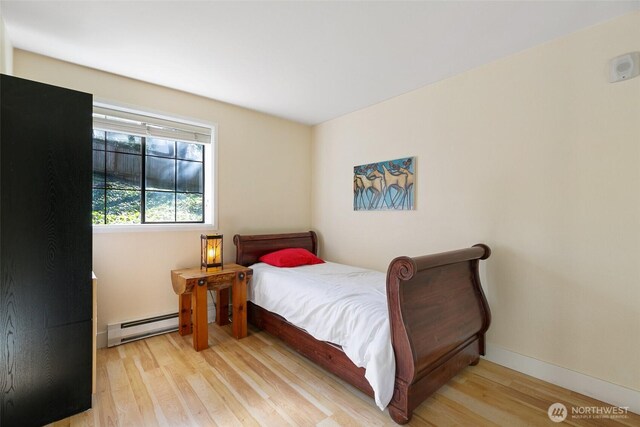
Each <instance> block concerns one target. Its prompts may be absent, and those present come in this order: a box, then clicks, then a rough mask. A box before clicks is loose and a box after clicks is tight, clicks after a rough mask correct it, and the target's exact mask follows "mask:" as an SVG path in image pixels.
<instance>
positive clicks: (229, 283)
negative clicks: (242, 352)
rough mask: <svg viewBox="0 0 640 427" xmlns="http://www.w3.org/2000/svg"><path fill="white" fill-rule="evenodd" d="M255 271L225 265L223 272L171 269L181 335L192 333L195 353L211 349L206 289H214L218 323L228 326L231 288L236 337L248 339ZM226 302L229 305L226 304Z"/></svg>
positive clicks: (234, 334) (233, 324) (233, 328)
mask: <svg viewBox="0 0 640 427" xmlns="http://www.w3.org/2000/svg"><path fill="white" fill-rule="evenodd" d="M252 275H253V270H251V269H250V268H247V267H243V266H241V265H237V264H225V265H224V267H223V269H222V270H218V271H202V270H200V268H199V267H194V268H185V269H180V270H171V284H172V285H173V290H174V291H175V293H176V294H178V296H179V298H178V313H179V315H178V316H179V320H178V321H179V325H180V326H179V333H180V335H189V334H190V333H191V332H193V348H195V349H196V351H200V350H204V349H205V348H208V347H209V340H208V325H207V323H208V319H207V289H211V290H215V291H216V293H217V295H216V296H217V301H216V321H217V323H218V324H219V325H226V324H228V323H229V320H228V319H229V309H228V301H229V288H231V299H232V301H233V322H232V330H233V336H234V337H236V338H237V339H240V338H244V337H246V336H247V281H248V280H249V278H250V277H251V276H252ZM223 302H226V303H227V304H224V303H223Z"/></svg>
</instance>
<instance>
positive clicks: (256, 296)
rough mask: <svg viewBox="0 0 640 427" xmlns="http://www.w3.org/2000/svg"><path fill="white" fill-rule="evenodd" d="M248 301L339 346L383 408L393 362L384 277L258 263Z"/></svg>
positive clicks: (335, 267)
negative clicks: (363, 377)
mask: <svg viewBox="0 0 640 427" xmlns="http://www.w3.org/2000/svg"><path fill="white" fill-rule="evenodd" d="M251 268H253V279H252V281H251V284H250V286H249V289H248V299H249V300H250V301H252V302H254V303H255V304H257V305H259V306H260V307H262V308H265V309H267V310H269V311H271V312H273V313H277V314H279V315H280V316H282V317H284V318H285V319H287V321H289V322H290V323H293V324H294V325H296V326H298V327H300V328H302V329H304V330H306V331H307V332H308V333H309V334H311V335H312V336H313V337H314V338H316V339H318V340H321V341H329V342H331V343H334V344H338V345H339V346H341V347H342V349H343V350H344V352H345V354H346V355H347V356H348V357H349V359H351V360H352V361H353V363H354V364H355V365H356V366H358V367H364V368H365V369H366V374H365V377H366V379H367V380H368V381H369V384H371V388H373V391H374V393H375V401H376V404H377V405H378V406H379V407H380V409H384V408H385V407H386V406H387V404H388V403H389V401H390V400H391V396H392V394H393V383H394V379H395V371H396V363H395V358H394V355H393V348H392V346H391V335H390V327H389V313H388V309H387V293H386V279H385V275H384V274H383V273H380V272H377V271H372V270H365V269H362V268H357V267H351V266H346V265H342V264H335V263H331V262H327V263H324V264H317V265H308V266H303V267H295V268H277V267H272V266H270V265H268V264H264V263H258V264H254V265H252V266H251Z"/></svg>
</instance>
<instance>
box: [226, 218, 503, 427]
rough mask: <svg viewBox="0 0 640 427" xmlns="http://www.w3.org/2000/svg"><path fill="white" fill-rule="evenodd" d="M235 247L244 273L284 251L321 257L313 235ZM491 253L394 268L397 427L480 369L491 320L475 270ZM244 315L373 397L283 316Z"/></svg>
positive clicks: (390, 277) (347, 363)
mask: <svg viewBox="0 0 640 427" xmlns="http://www.w3.org/2000/svg"><path fill="white" fill-rule="evenodd" d="M233 240H234V243H235V244H236V263H238V264H241V265H244V266H251V265H253V264H255V263H258V262H259V261H258V259H259V258H260V257H261V256H262V255H265V254H268V253H271V252H274V251H277V250H280V249H285V248H304V249H307V250H308V251H310V252H311V253H313V254H317V237H316V234H315V233H314V232H313V231H309V232H305V233H288V234H266V235H236V236H234V239H233ZM490 254H491V251H490V249H489V247H488V246H486V245H483V244H478V245H475V246H473V247H471V248H467V249H460V250H456V251H451V252H444V253H440V254H434V255H426V256H421V257H416V258H409V257H399V258H396V259H394V260H393V261H391V263H390V265H389V267H388V270H387V278H386V294H387V305H388V313H389V322H390V334H391V344H392V347H393V353H394V355H395V367H396V368H395V380H394V384H393V396H392V398H391V401H390V402H389V404H388V409H389V414H390V415H391V418H392V419H393V420H394V421H395V422H396V423H398V424H405V423H407V422H408V421H409V420H410V419H411V415H412V412H413V410H414V409H415V408H416V407H417V406H418V405H420V403H422V402H423V401H424V400H425V399H426V398H427V397H428V396H430V395H431V394H432V393H434V392H435V391H436V390H437V389H438V388H440V387H441V386H442V385H443V384H445V383H446V382H447V381H449V380H450V379H451V378H452V377H454V376H455V375H456V374H457V373H458V372H460V371H461V370H463V369H464V368H465V367H466V366H468V365H475V364H477V363H478V361H479V357H480V355H484V352H485V332H486V331H487V329H488V328H489V324H490V322H491V314H490V311H489V306H488V304H487V300H486V298H485V296H484V293H483V291H482V287H481V285H480V279H479V275H478V264H479V260H484V259H487V258H488V257H489V255H490ZM254 279H255V273H254ZM294 298H295V296H294ZM247 311H248V313H247V314H248V319H249V322H250V323H252V324H253V325H255V326H256V327H258V328H260V329H263V330H265V331H267V332H269V333H270V334H272V335H274V336H276V337H278V338H280V339H281V340H283V341H284V342H286V343H287V344H288V345H289V346H290V347H292V348H293V349H295V350H296V351H298V352H299V353H301V354H302V355H304V356H306V357H307V358H309V359H310V360H312V361H313V362H315V363H316V364H318V365H320V366H322V367H323V368H325V369H326V370H328V371H330V372H332V373H334V374H335V375H337V376H338V377H340V378H342V379H343V380H345V381H346V382H348V383H350V384H352V385H353V386H355V387H356V388H358V389H360V390H362V391H363V392H364V393H366V394H368V395H370V396H372V397H373V389H372V387H371V385H370V384H369V382H368V381H367V379H366V378H365V369H364V368H359V367H357V366H356V365H355V364H354V363H353V362H352V361H351V360H350V359H349V358H348V357H347V356H346V354H345V353H344V352H343V351H342V349H341V347H339V346H337V345H334V344H331V343H329V342H324V341H319V340H316V339H315V338H313V337H312V336H311V335H310V334H308V333H307V332H306V331H304V330H302V329H300V328H299V327H297V326H295V325H293V324H291V323H289V322H287V321H286V320H285V319H284V318H283V317H281V316H279V315H277V314H275V313H272V312H270V311H268V310H266V309H264V308H262V307H260V306H258V305H256V304H254V303H252V302H250V301H248V302H247Z"/></svg>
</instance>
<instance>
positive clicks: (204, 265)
mask: <svg viewBox="0 0 640 427" xmlns="http://www.w3.org/2000/svg"><path fill="white" fill-rule="evenodd" d="M200 269H201V270H203V271H217V270H222V234H213V235H207V234H203V235H201V236H200Z"/></svg>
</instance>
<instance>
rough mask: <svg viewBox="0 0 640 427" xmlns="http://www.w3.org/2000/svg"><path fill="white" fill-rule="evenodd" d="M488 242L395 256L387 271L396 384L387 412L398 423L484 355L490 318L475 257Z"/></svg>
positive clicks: (483, 254) (480, 255) (484, 252)
mask: <svg viewBox="0 0 640 427" xmlns="http://www.w3.org/2000/svg"><path fill="white" fill-rule="evenodd" d="M490 254H491V250H490V249H489V247H488V246H486V245H483V244H478V245H475V246H473V247H471V248H468V249H461V250H457V251H451V252H444V253H440V254H435V255H428V256H422V257H417V258H409V257H399V258H396V259H394V260H393V261H392V262H391V264H390V265H389V269H388V271H387V298H388V305H389V319H390V322H391V341H392V343H393V349H394V353H395V357H396V380H395V381H396V383H395V388H394V394H393V398H392V400H391V403H390V404H389V413H390V415H391V417H392V418H393V420H394V421H395V422H397V423H400V424H404V423H406V422H408V421H409V420H410V419H411V414H412V412H413V410H414V409H415V408H416V407H417V406H418V405H419V404H420V403H421V402H422V401H424V399H426V398H427V397H428V396H429V395H430V394H432V393H433V392H434V391H436V390H437V389H438V388H439V387H441V386H442V385H443V384H445V383H446V382H447V381H449V380H450V379H451V378H452V377H454V376H455V375H456V374H457V373H458V372H459V371H460V370H462V369H464V368H465V367H466V366H467V365H471V364H476V363H477V362H478V359H479V356H480V355H481V354H482V355H484V351H485V344H484V335H485V332H486V331H487V329H488V328H489V324H490V323H491V312H490V311H489V305H488V303H487V300H486V298H485V296H484V292H483V291H482V286H481V285H480V278H479V274H478V264H479V260H484V259H487V258H488V257H489V256H490Z"/></svg>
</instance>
